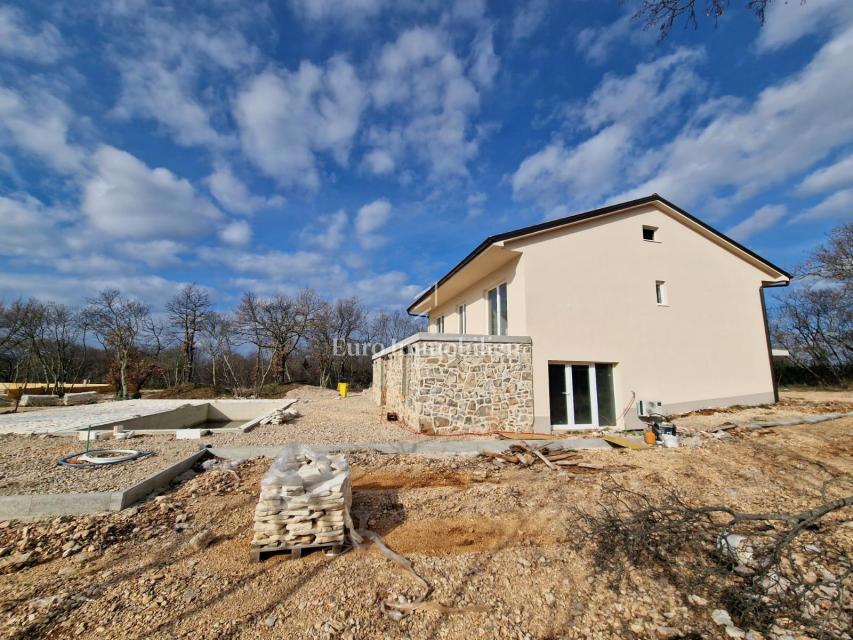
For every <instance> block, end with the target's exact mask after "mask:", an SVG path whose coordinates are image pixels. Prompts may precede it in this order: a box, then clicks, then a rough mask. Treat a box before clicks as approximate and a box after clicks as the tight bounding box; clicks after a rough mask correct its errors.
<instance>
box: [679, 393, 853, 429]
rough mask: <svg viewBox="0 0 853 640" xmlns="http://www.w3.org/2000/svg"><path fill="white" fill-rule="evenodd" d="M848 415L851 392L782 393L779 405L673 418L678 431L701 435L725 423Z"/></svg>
mask: <svg viewBox="0 0 853 640" xmlns="http://www.w3.org/2000/svg"><path fill="white" fill-rule="evenodd" d="M850 411H853V392H849V391H785V390H781V391H780V392H779V402H778V403H776V404H768V405H761V406H758V407H730V408H728V409H708V410H703V411H694V412H692V413H688V414H686V415H683V416H676V417H675V418H674V419H673V422H675V424H676V425H678V426H679V427H684V428H687V429H695V430H697V431H701V430H707V429H712V428H714V427H717V426H719V425H721V424H723V423H726V422H730V423H733V424H745V423H747V422H752V421H762V420H774V419H776V418H791V417H795V416H802V415H811V414H817V413H848V412H850Z"/></svg>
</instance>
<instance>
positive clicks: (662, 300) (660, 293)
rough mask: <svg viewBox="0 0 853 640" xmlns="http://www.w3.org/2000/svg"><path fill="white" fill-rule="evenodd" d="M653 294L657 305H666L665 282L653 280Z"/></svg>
mask: <svg viewBox="0 0 853 640" xmlns="http://www.w3.org/2000/svg"><path fill="white" fill-rule="evenodd" d="M655 296H656V297H657V302H658V304H659V305H666V303H667V300H666V282H664V281H663V280H656V281H655Z"/></svg>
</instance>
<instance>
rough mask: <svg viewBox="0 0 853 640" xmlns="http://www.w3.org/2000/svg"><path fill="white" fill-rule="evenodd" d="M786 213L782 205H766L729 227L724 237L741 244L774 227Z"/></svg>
mask: <svg viewBox="0 0 853 640" xmlns="http://www.w3.org/2000/svg"><path fill="white" fill-rule="evenodd" d="M787 212H788V210H787V208H786V207H785V206H784V205H780V204H770V205H766V206H764V207H761V208H760V209H758V210H757V211H756V212H755V213H753V214H752V215H751V216H749V217H748V218H746V219H745V220H741V221H740V222H739V223H737V224H736V225H734V226H733V227H731V228H730V229H729V230H728V231H726V235H727V236H730V237H732V238H734V239H735V240H738V241H739V242H743V241H744V240H746V239H747V238H749V237H751V236H754V235H755V234H756V233H760V232H761V231H765V230H767V229H769V228H771V227H772V226H774V225H775V224H776V223H777V222H779V221H780V220H781V219H782V218H784V217H785V214H786V213H787Z"/></svg>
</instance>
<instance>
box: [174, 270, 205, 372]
mask: <svg viewBox="0 0 853 640" xmlns="http://www.w3.org/2000/svg"><path fill="white" fill-rule="evenodd" d="M211 311H212V305H211V304H210V296H208V294H207V292H206V291H205V290H204V289H202V288H200V287H198V286H197V285H195V284H188V285H185V286H184V287H183V288H182V289H181V290H180V291H179V292H178V293H177V294H175V296H174V297H172V298H171V299H170V300H169V301H168V302H167V303H166V313H167V314H168V316H169V322H170V324H171V328H172V330H173V331H174V332H175V335H176V336H177V337H178V339H179V341H180V345H181V361H180V363H179V375H178V379H179V380H178V381H179V382H183V383H189V382H192V381H193V371H194V368H195V355H196V336H197V335H198V333H199V331H200V329H201V327H202V325H203V324H204V322H205V320H206V319H207V317H208V315H209V314H210V313H211Z"/></svg>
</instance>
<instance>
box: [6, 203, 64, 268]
mask: <svg viewBox="0 0 853 640" xmlns="http://www.w3.org/2000/svg"><path fill="white" fill-rule="evenodd" d="M64 218H65V215H63V213H62V212H61V211H59V210H56V209H52V208H50V207H48V206H46V205H45V204H44V203H43V202H41V201H40V200H38V199H37V198H34V197H33V196H31V195H29V194H13V195H11V196H8V197H7V196H0V225H2V226H0V230H2V235H3V240H2V242H0V255H5V256H16V257H20V258H25V259H27V260H35V261H43V260H49V259H51V258H53V257H55V256H56V254H57V251H62V245H63V239H62V237H61V236H59V237H57V236H58V235H59V234H58V233H57V229H56V226H55V223H56V222H57V220H62V219H64Z"/></svg>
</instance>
